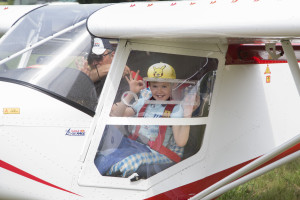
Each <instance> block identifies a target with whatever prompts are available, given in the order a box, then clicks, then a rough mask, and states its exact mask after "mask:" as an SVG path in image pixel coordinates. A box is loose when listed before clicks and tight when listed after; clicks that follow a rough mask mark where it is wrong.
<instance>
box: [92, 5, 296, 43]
mask: <svg viewBox="0 0 300 200" xmlns="http://www.w3.org/2000/svg"><path fill="white" fill-rule="evenodd" d="M295 5H299V6H300V2H299V1H297V0H287V1H281V0H264V1H262V0H252V1H239V0H232V1H212V0H205V1H181V2H159V3H157V2H156V3H151V2H149V3H148V4H145V3H142V2H133V3H124V4H115V5H112V6H109V7H107V8H105V9H101V10H99V11H97V12H96V13H94V14H93V15H92V16H90V18H89V19H88V23H87V26H88V29H89V31H90V32H91V33H92V34H93V35H96V36H99V37H107V38H124V39H130V38H149V39H150V38H155V39H158V38H159V39H178V38H185V39H186V38H194V39H195V38H198V39H199V38H202V39H203V38H207V39H213V41H216V40H218V41H220V40H222V39H224V41H225V42H228V41H229V42H240V41H241V40H242V41H243V42H242V43H245V42H247V43H250V42H251V43H253V41H256V42H259V41H261V40H263V41H265V40H274V39H282V38H293V39H295V38H299V36H300V31H299V30H300V24H299V20H300V15H299V12H298V7H299V6H295ZM283 11H288V13H289V14H286V12H283ZM111 13H118V15H112V14H111ZM154 13H155V14H154ZM105 16H110V18H109V20H101V21H100V20H99V19H103V18H105ZM120 16H122V17H120ZM236 39H238V41H236Z"/></svg>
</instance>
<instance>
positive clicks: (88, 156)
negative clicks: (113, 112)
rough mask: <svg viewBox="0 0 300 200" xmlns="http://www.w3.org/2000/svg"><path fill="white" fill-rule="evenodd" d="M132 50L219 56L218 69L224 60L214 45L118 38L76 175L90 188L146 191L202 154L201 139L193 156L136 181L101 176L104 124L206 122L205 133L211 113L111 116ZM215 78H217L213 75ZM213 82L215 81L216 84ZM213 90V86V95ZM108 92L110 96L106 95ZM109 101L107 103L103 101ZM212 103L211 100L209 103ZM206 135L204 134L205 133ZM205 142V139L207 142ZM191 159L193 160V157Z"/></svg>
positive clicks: (203, 147) (219, 50) (203, 150)
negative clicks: (99, 160) (98, 155)
mask: <svg viewBox="0 0 300 200" xmlns="http://www.w3.org/2000/svg"><path fill="white" fill-rule="evenodd" d="M133 50H137V51H150V52H158V53H169V54H178V55H186V56H197V57H209V58H216V59H218V62H219V63H218V70H219V69H220V66H223V65H224V63H225V59H224V53H223V52H222V50H223V49H222V48H220V46H218V45H217V44H203V45H199V44H194V43H174V42H157V41H142V40H140V41H139V40H132V41H127V40H120V41H119V44H118V47H117V50H116V53H115V57H114V60H113V62H112V65H111V70H110V71H109V73H108V76H107V78H106V82H105V84H104V87H103V90H102V94H101V95H100V97H99V102H98V107H97V109H96V115H95V116H94V120H93V124H92V127H91V131H92V130H94V134H89V137H88V138H87V139H86V142H85V146H84V148H83V151H82V154H81V157H80V161H82V162H83V167H82V171H81V174H80V175H79V179H78V184H79V185H81V186H90V187H104V188H122V189H134V190H138V191H146V190H148V189H150V188H151V187H152V186H154V185H155V184H157V183H159V182H161V181H163V180H164V179H166V178H168V177H171V176H174V175H175V174H177V173H179V172H181V171H182V169H183V168H188V167H189V166H192V165H193V164H195V163H196V162H198V161H199V160H201V159H202V158H203V157H204V156H205V152H206V149H207V148H206V144H205V143H204V142H205V140H204V138H203V145H202V147H201V148H200V150H199V151H198V152H197V153H196V154H195V155H193V156H191V157H189V158H187V159H185V160H183V161H181V162H179V163H177V164H175V165H174V166H172V167H170V168H168V169H166V170H164V171H162V172H160V173H158V174H156V175H154V176H152V177H150V178H148V179H142V180H139V181H137V182H131V181H130V179H129V178H122V177H112V176H102V175H101V174H100V173H99V171H98V170H97V168H96V166H95V164H94V159H95V155H96V152H97V149H98V145H99V143H100V141H101V138H102V134H103V131H104V128H105V126H106V125H117V124H119V125H120V124H126V125H130V124H134V125H137V124H149V125H151V124H159V125H160V124H168V125H173V124H176V125H178V124H180V125H185V124H189V125H206V129H205V132H207V124H208V123H209V118H210V115H208V116H207V117H196V118H189V119H186V118H184V119H185V120H184V123H183V120H182V119H183V118H177V119H174V118H173V119H170V118H165V119H161V118H159V119H157V118H153V119H152V118H147V119H144V118H139V119H137V118H127V117H110V116H109V114H110V109H111V107H112V105H113V101H114V98H115V96H116V93H117V89H116V87H115V85H118V86H119V83H120V81H121V77H122V73H119V72H120V71H123V70H124V68H125V65H126V63H127V60H128V57H129V55H130V52H131V51H133ZM216 80H217V78H216ZM215 85H216V84H215ZM214 93H215V87H214V92H213V95H212V100H213V96H214ZM106 94H110V95H106ZM106 102H108V103H106ZM212 104H213V102H212V103H211V105H212ZM204 137H206V134H204ZM206 143H207V142H206ZM193 158H194V159H193Z"/></svg>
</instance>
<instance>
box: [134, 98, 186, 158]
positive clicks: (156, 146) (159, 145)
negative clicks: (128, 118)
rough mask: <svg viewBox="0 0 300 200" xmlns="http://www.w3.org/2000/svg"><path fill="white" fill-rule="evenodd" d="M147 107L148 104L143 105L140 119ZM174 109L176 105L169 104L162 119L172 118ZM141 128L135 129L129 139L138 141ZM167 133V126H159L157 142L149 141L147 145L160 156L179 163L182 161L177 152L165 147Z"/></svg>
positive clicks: (139, 115)
mask: <svg viewBox="0 0 300 200" xmlns="http://www.w3.org/2000/svg"><path fill="white" fill-rule="evenodd" d="M147 106H148V104H144V105H143V107H142V108H141V110H140V112H139V113H138V117H143V116H144V114H145V110H146V108H147ZM174 107H175V104H168V105H167V106H166V108H165V110H164V113H163V116H162V117H170V115H171V113H172V111H173V108H174ZM140 128H141V126H140V125H137V126H136V127H135V132H134V134H132V135H130V136H129V138H130V139H132V140H137V139H138V137H139V131H140ZM166 131H167V126H159V133H158V136H157V137H156V139H155V141H150V140H149V141H148V143H147V144H148V146H149V147H150V148H151V149H153V150H155V151H157V152H159V153H160V154H163V155H165V156H167V157H168V158H170V159H171V160H173V161H174V162H179V161H180V160H181V158H180V156H178V155H177V154H176V153H175V152H173V151H171V150H170V149H168V148H167V147H165V146H164V145H163V142H164V140H165V135H166Z"/></svg>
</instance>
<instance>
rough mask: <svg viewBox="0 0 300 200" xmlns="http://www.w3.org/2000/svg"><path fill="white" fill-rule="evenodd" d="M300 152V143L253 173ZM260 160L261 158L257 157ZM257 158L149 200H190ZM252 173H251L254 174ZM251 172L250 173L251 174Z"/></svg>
mask: <svg viewBox="0 0 300 200" xmlns="http://www.w3.org/2000/svg"><path fill="white" fill-rule="evenodd" d="M299 150H300V143H298V144H297V145H295V146H293V147H292V148H290V149H288V150H287V151H285V152H283V153H281V154H279V155H278V156H276V157H275V158H273V159H271V160H269V161H268V162H266V163H265V164H263V165H261V166H259V167H257V168H256V169H254V170H253V171H256V170H258V169H260V168H262V167H264V166H266V165H269V164H271V163H273V162H275V161H277V160H280V159H281V158H284V157H286V156H288V155H290V154H292V153H294V152H296V151H299ZM257 158H259V157H257ZM257 158H254V159H252V160H249V161H246V162H244V163H241V164H239V165H236V166H233V167H231V168H228V169H225V170H223V171H220V172H218V173H216V174H213V175H211V176H208V177H205V178H204V179H201V180H198V181H195V182H193V183H190V184H187V185H184V186H181V187H178V188H175V189H173V190H170V191H167V192H164V193H161V194H158V195H156V196H153V197H150V198H148V199H147V200H154V199H159V200H167V199H189V198H191V197H192V196H194V195H196V194H198V193H200V192H201V191H203V190H205V189H206V188H208V187H210V186H212V185H213V184H215V183H217V182H218V181H220V180H222V179H224V178H225V177H227V176H229V175H230V174H232V173H234V172H235V171H237V170H239V169H240V168H242V167H244V166H245V165H247V164H249V163H251V162H252V161H254V160H256V159H257ZM253 171H251V172H253ZM251 172H250V173H251Z"/></svg>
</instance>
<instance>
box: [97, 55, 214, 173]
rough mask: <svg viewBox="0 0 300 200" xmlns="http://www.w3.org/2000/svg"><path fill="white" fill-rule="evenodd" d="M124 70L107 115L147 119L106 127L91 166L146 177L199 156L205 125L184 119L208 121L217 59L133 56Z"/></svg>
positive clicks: (104, 170) (101, 171) (105, 170)
mask: <svg viewBox="0 0 300 200" xmlns="http://www.w3.org/2000/svg"><path fill="white" fill-rule="evenodd" d="M126 65H127V66H126V67H128V68H130V70H131V71H130V74H129V75H127V76H126V75H125V76H124V77H123V78H122V80H121V83H120V86H119V89H118V91H117V95H116V97H115V101H114V104H113V106H112V108H111V113H110V115H111V117H112V118H114V117H124V118H125V117H127V119H128V117H132V118H131V119H133V118H150V119H148V120H145V121H140V124H135V123H136V122H134V121H132V122H131V124H127V123H126V120H124V124H118V125H116V124H109V125H107V126H106V128H105V130H104V133H103V136H102V139H101V142H100V145H99V147H98V151H97V154H96V157H95V160H94V162H95V165H96V167H97V169H98V170H99V172H100V173H101V174H102V175H106V176H107V175H108V176H117V177H130V176H134V174H137V175H136V176H137V177H139V178H149V177H151V176H153V175H155V174H156V173H158V172H160V171H162V170H164V169H167V168H168V167H171V166H172V165H174V164H176V163H178V162H181V161H182V160H184V159H186V158H188V157H190V156H192V155H194V154H195V153H197V152H198V151H199V149H200V147H201V143H202V139H203V136H204V132H205V128H206V124H205V123H202V122H201V120H199V121H198V123H199V124H197V123H193V124H189V123H190V122H188V121H186V120H183V118H184V119H188V120H190V119H191V118H199V119H200V117H201V118H206V117H207V116H208V114H209V106H210V100H211V96H212V92H213V85H214V81H215V75H216V70H217V66H218V60H217V59H215V58H208V57H195V56H183V55H175V54H164V53H156V52H143V51H132V52H131V54H130V56H129V58H128V62H127V64H126ZM158 118H172V119H174V120H173V124H168V123H164V122H162V123H163V124H159V125H158V121H154V120H155V119H158ZM177 118H178V119H177ZM136 121H137V120H136Z"/></svg>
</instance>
